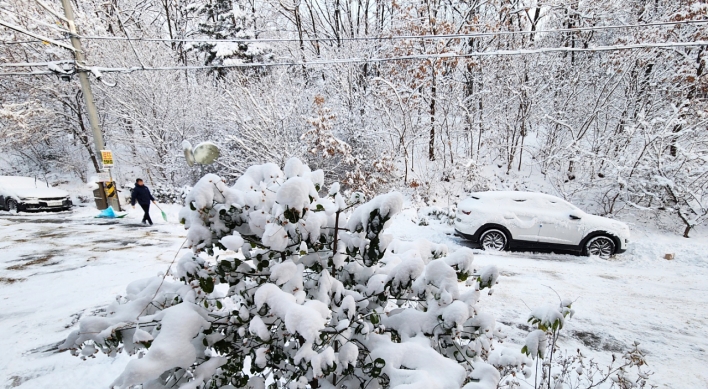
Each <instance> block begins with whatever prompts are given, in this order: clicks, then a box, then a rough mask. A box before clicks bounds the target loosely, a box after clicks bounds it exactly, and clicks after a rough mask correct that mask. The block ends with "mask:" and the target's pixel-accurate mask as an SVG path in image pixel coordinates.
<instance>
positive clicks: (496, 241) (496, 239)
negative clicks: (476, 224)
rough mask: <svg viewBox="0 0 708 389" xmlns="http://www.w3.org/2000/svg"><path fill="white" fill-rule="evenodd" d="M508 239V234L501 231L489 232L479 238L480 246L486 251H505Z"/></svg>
mask: <svg viewBox="0 0 708 389" xmlns="http://www.w3.org/2000/svg"><path fill="white" fill-rule="evenodd" d="M507 243H508V239H507V238H506V234H505V233H504V232H502V231H499V230H494V229H492V230H487V231H484V232H483V233H482V235H481V236H480V237H479V244H480V245H481V246H482V249H484V250H485V251H504V249H506V246H507Z"/></svg>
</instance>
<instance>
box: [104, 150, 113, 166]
mask: <svg viewBox="0 0 708 389" xmlns="http://www.w3.org/2000/svg"><path fill="white" fill-rule="evenodd" d="M101 160H102V162H103V167H112V166H113V152H112V151H111V150H101Z"/></svg>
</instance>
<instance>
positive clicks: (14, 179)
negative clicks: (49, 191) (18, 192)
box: [0, 176, 46, 188]
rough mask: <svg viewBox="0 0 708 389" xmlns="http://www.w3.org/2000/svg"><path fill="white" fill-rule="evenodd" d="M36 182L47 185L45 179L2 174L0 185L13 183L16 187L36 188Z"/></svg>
mask: <svg viewBox="0 0 708 389" xmlns="http://www.w3.org/2000/svg"><path fill="white" fill-rule="evenodd" d="M35 184H36V185H37V186H40V185H42V186H45V185H46V184H45V183H44V181H42V180H37V179H35V178H34V177H20V176H0V185H12V186H14V187H15V188H34V187H35Z"/></svg>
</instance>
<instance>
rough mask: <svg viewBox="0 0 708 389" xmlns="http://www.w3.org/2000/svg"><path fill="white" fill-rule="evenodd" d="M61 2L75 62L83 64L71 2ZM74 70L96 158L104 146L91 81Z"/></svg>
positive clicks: (83, 71) (65, 0)
mask: <svg viewBox="0 0 708 389" xmlns="http://www.w3.org/2000/svg"><path fill="white" fill-rule="evenodd" d="M61 4H62V5H63V6H64V15H65V16H66V19H67V23H68V24H69V32H71V45H72V46H74V50H75V51H74V56H75V57H76V63H77V64H78V65H79V66H85V65H86V57H85V56H84V52H83V51H82V50H81V41H79V38H78V32H77V31H76V24H74V10H73V8H71V2H70V1H69V0H61ZM76 70H77V72H78V73H79V81H80V82H81V91H82V92H83V95H84V102H85V103H86V113H87V114H88V118H89V122H90V123H91V130H92V131H93V144H94V146H95V147H96V158H100V156H101V150H104V149H105V148H106V147H105V145H104V144H103V133H102V132H101V125H100V124H99V123H98V112H97V111H96V103H95V102H94V101H93V92H92V91H91V83H90V82H89V78H88V75H87V74H86V70H84V69H81V68H80V67H79V68H77V69H76Z"/></svg>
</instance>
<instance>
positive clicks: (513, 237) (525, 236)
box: [455, 192, 629, 258]
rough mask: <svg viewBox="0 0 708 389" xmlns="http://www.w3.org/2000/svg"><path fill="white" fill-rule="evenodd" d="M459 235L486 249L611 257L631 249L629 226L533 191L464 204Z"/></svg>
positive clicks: (476, 196)
mask: <svg viewBox="0 0 708 389" xmlns="http://www.w3.org/2000/svg"><path fill="white" fill-rule="evenodd" d="M455 230H457V233H458V234H459V235H460V236H462V237H464V238H467V239H469V240H471V241H473V242H475V243H479V244H480V245H481V246H482V248H483V249H485V250H496V251H501V250H506V249H510V248H519V249H520V248H526V249H534V248H535V249H543V250H553V249H557V250H568V251H575V252H580V253H582V254H584V255H597V256H600V257H602V258H608V257H610V256H611V255H613V254H616V253H622V252H624V251H626V250H627V244H628V243H629V227H628V226H627V225H626V224H624V223H622V222H619V221H616V220H612V219H608V218H605V217H600V216H595V215H589V214H587V213H585V212H583V211H581V210H580V209H578V207H576V206H574V205H573V204H570V203H569V202H567V201H565V200H563V199H559V198H558V197H554V196H549V195H546V194H542V193H530V192H480V193H472V195H471V196H470V197H469V198H468V199H466V200H464V201H462V202H461V203H460V204H459V205H458V207H457V217H456V219H455Z"/></svg>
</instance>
